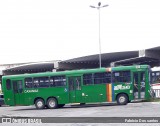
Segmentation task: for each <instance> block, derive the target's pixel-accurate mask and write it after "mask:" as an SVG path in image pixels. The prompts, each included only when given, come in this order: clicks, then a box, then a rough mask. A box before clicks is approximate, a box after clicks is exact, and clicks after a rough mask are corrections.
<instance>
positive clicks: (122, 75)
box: [113, 71, 131, 83]
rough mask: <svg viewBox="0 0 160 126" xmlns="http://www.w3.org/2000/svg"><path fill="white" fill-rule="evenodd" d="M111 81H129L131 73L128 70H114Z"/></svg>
mask: <svg viewBox="0 0 160 126" xmlns="http://www.w3.org/2000/svg"><path fill="white" fill-rule="evenodd" d="M113 82H114V83H119V82H124V83H127V82H131V73H130V71H115V72H113Z"/></svg>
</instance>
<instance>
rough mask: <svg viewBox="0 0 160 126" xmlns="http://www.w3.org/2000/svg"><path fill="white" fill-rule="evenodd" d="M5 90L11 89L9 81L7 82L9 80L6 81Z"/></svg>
mask: <svg viewBox="0 0 160 126" xmlns="http://www.w3.org/2000/svg"><path fill="white" fill-rule="evenodd" d="M6 88H7V90H10V89H11V80H9V79H7V80H6Z"/></svg>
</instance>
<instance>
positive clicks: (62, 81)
mask: <svg viewBox="0 0 160 126" xmlns="http://www.w3.org/2000/svg"><path fill="white" fill-rule="evenodd" d="M50 86H51V87H59V86H60V87H61V86H66V77H65V76H53V77H50Z"/></svg>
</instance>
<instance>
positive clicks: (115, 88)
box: [114, 85, 130, 90]
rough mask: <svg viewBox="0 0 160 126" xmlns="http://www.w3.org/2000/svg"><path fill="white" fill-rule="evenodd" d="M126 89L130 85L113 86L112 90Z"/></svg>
mask: <svg viewBox="0 0 160 126" xmlns="http://www.w3.org/2000/svg"><path fill="white" fill-rule="evenodd" d="M126 89H130V85H125V86H123V85H117V86H114V90H126Z"/></svg>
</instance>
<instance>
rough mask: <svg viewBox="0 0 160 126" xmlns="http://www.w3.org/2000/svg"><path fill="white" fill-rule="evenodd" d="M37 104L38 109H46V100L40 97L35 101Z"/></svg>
mask: <svg viewBox="0 0 160 126" xmlns="http://www.w3.org/2000/svg"><path fill="white" fill-rule="evenodd" d="M35 106H36V108H37V109H44V107H45V104H44V100H43V99H40V98H39V99H37V100H36V101H35Z"/></svg>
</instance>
